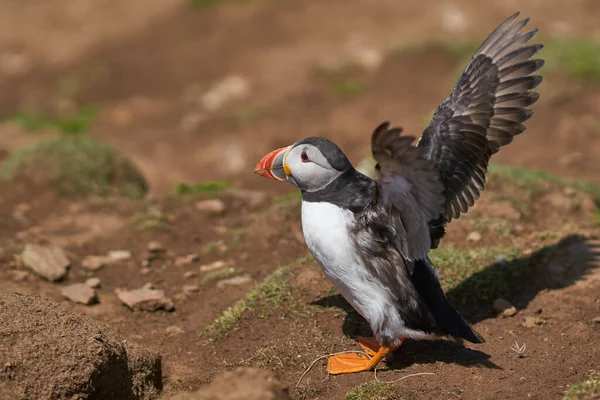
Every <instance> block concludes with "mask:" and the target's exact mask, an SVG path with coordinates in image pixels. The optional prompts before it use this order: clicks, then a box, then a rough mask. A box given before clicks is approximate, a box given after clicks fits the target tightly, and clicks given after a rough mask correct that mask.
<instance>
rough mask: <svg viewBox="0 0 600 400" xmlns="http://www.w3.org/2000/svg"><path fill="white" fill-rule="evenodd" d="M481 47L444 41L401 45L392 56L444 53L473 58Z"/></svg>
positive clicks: (393, 51) (394, 50)
mask: <svg viewBox="0 0 600 400" xmlns="http://www.w3.org/2000/svg"><path fill="white" fill-rule="evenodd" d="M478 47H479V43H477V42H471V41H462V42H442V41H428V42H424V43H410V44H407V45H401V46H397V47H395V48H393V49H392V50H391V52H390V54H391V55H397V54H400V55H404V54H414V53H425V52H432V53H444V54H447V55H449V56H451V57H455V58H459V59H462V58H465V57H468V58H471V57H472V56H473V53H475V51H476V50H477V48H478Z"/></svg>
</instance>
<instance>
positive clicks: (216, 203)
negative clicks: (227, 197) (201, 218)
mask: <svg viewBox="0 0 600 400" xmlns="http://www.w3.org/2000/svg"><path fill="white" fill-rule="evenodd" d="M196 210H198V211H201V212H204V213H207V214H211V215H219V214H222V213H223V211H225V203H223V201H222V200H219V199H210V200H202V201H199V202H197V203H196Z"/></svg>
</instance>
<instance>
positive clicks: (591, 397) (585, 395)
mask: <svg viewBox="0 0 600 400" xmlns="http://www.w3.org/2000/svg"><path fill="white" fill-rule="evenodd" d="M597 399H600V380H599V379H589V380H587V381H585V382H582V383H578V384H576V385H573V386H571V387H570V388H569V390H567V391H566V392H565V395H564V397H563V400H597Z"/></svg>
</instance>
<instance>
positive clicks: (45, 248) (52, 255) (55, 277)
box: [21, 244, 71, 282]
mask: <svg viewBox="0 0 600 400" xmlns="http://www.w3.org/2000/svg"><path fill="white" fill-rule="evenodd" d="M21 261H22V262H23V264H24V265H25V266H27V267H29V268H31V270H32V271H33V272H35V273H36V274H37V275H39V276H41V277H42V278H44V279H47V280H49V281H51V282H56V281H60V280H62V279H64V278H65V277H66V276H67V273H68V268H69V265H70V264H71V262H70V261H69V259H68V258H67V256H66V254H65V252H64V251H63V249H61V248H60V247H58V246H54V245H37V244H27V245H25V249H24V250H23V253H21Z"/></svg>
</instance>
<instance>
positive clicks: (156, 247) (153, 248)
mask: <svg viewBox="0 0 600 400" xmlns="http://www.w3.org/2000/svg"><path fill="white" fill-rule="evenodd" d="M147 249H148V251H149V252H150V253H160V252H162V251H164V250H165V247H164V246H163V245H162V243H161V242H157V241H155V240H153V241H152V242H150V243H148V247H147Z"/></svg>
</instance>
